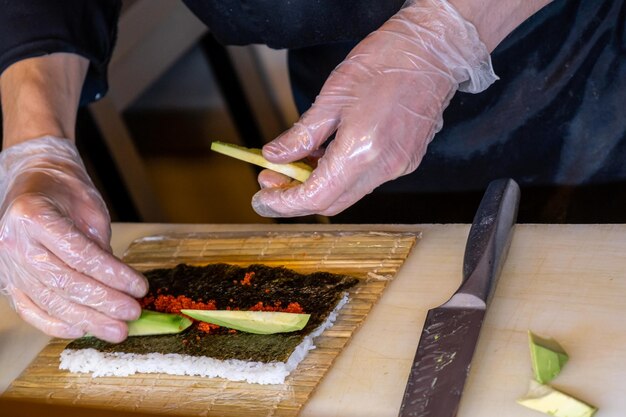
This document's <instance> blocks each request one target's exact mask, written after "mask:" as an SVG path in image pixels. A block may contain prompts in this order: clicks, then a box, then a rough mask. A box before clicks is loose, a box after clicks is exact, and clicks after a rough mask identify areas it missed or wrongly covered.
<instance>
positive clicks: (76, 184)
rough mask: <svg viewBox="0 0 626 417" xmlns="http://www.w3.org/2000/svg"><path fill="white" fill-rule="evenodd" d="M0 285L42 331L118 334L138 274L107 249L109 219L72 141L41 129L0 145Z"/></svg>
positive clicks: (138, 291) (133, 314) (113, 337)
mask: <svg viewBox="0 0 626 417" xmlns="http://www.w3.org/2000/svg"><path fill="white" fill-rule="evenodd" d="M0 202H1V203H0V290H2V292H3V293H5V294H7V295H8V296H9V298H10V300H11V302H12V305H13V307H14V308H15V310H16V311H17V313H18V314H19V315H20V316H21V317H22V318H23V319H24V320H25V321H27V322H28V323H30V324H32V325H33V326H35V327H37V328H39V329H40V330H42V331H44V332H45V333H47V334H49V335H51V336H56V337H63V338H76V337H80V336H83V335H84V334H85V333H86V332H89V333H91V334H92V335H94V336H97V337H98V338H101V339H103V340H107V341H110V342H119V341H122V340H124V339H125V338H126V336H127V332H128V330H127V327H126V324H125V321H127V320H133V319H136V318H137V317H139V314H140V312H141V308H140V306H139V304H138V303H137V301H136V300H135V299H134V298H133V297H140V296H142V295H144V294H145V292H146V291H147V288H148V286H147V282H146V280H145V278H144V277H143V276H142V275H140V274H139V273H137V272H136V271H134V270H133V269H132V268H130V267H128V266H127V265H125V264H124V263H122V262H120V261H119V260H118V259H116V258H115V257H114V256H113V255H112V254H111V248H110V245H109V240H110V237H111V236H110V235H111V232H110V219H109V215H108V212H107V209H106V206H105V204H104V202H103V201H102V198H101V197H100V194H99V193H98V192H97V190H96V189H95V188H94V186H93V184H92V182H91V180H90V179H89V177H88V175H87V173H86V172H85V168H84V166H83V164H82V162H81V160H80V157H79V155H78V152H77V151H76V148H75V147H74V145H73V144H72V143H71V142H70V141H69V140H65V139H58V138H53V137H44V138H39V139H34V140H29V141H26V142H23V143H20V144H17V145H14V146H11V147H9V148H7V149H6V150H4V151H3V152H2V153H0Z"/></svg>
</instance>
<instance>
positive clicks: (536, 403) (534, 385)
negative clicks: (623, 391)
mask: <svg viewBox="0 0 626 417" xmlns="http://www.w3.org/2000/svg"><path fill="white" fill-rule="evenodd" d="M517 403H518V404H520V405H523V406H524V407H528V408H530V409H532V410H535V411H539V412H542V413H545V414H547V415H549V416H554V417H591V416H593V415H594V414H595V413H596V411H598V409H597V408H595V407H593V406H591V405H589V404H586V403H584V402H582V401H580V400H578V399H576V398H574V397H571V396H569V395H567V394H565V393H562V392H560V391H557V390H556V389H554V388H552V387H550V386H548V385H542V384H540V383H538V382H537V381H534V380H531V381H530V388H529V389H528V394H526V396H525V397H524V398H520V399H518V400H517Z"/></svg>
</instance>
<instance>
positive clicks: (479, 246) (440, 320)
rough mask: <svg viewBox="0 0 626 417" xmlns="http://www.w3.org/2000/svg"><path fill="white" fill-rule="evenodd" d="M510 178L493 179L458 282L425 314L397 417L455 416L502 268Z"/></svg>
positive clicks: (512, 199)
mask: <svg viewBox="0 0 626 417" xmlns="http://www.w3.org/2000/svg"><path fill="white" fill-rule="evenodd" d="M519 199H520V190H519V186H518V185H517V183H516V182H515V181H513V180H512V179H499V180H495V181H492V182H491V183H490V184H489V186H488V187H487V190H486V191H485V194H484V196H483V198H482V200H481V202H480V205H479V207H478V210H477V212H476V215H475V216H474V220H473V223H472V226H471V228H470V232H469V235H468V238H467V243H466V246H465V255H464V259H463V280H462V283H461V285H460V287H459V288H458V290H457V291H456V292H455V293H454V294H453V295H452V297H451V298H450V299H449V300H448V301H447V302H446V303H444V304H442V305H440V306H439V307H437V308H434V309H432V310H429V311H428V314H427V316H426V320H425V323H424V327H423V329H422V334H421V337H420V341H419V344H418V346H417V352H416V354H415V359H414V360H413V365H412V367H411V371H410V373H409V378H408V381H407V384H406V389H405V392H404V397H403V399H402V404H401V406H400V412H399V414H398V415H399V416H400V417H409V416H410V417H455V416H456V414H457V411H458V408H459V403H460V400H461V394H462V392H463V387H464V385H465V380H466V378H467V375H468V374H469V370H470V365H471V362H472V357H473V355H474V350H475V348H476V344H477V342H478V336H479V333H480V329H481V326H482V323H483V319H484V317H485V313H486V311H487V306H488V305H489V302H490V300H491V298H492V296H493V292H494V289H495V286H496V283H497V280H498V277H499V275H500V270H501V269H502V265H503V264H504V260H505V258H506V255H507V252H508V248H509V245H510V241H511V237H512V231H513V226H514V225H515V222H516V219H517V209H518V206H519Z"/></svg>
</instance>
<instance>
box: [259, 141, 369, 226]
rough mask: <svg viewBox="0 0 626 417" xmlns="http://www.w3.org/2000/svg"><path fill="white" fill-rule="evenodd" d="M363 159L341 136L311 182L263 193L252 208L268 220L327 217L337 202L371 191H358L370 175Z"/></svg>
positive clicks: (312, 175)
mask: <svg viewBox="0 0 626 417" xmlns="http://www.w3.org/2000/svg"><path fill="white" fill-rule="evenodd" d="M343 142H349V141H343ZM361 155H363V153H362V152H353V151H352V149H351V148H350V146H349V145H348V147H347V148H346V147H345V145H344V144H343V143H342V138H341V132H338V135H337V138H336V139H335V140H334V141H333V143H331V145H330V146H329V147H328V149H327V151H326V153H325V154H324V156H323V157H322V158H321V159H320V160H319V162H318V166H317V168H316V169H315V170H314V171H313V172H312V174H311V176H310V177H309V179H307V180H306V181H305V182H304V183H303V184H301V185H294V186H292V187H283V188H265V189H262V190H260V191H258V192H257V193H256V194H255V195H254V196H253V197H252V207H253V209H254V210H255V211H256V212H257V213H258V214H259V215H261V216H265V217H291V216H306V215H311V214H324V213H327V212H328V209H329V208H330V207H332V206H333V204H334V203H335V202H336V201H337V200H339V199H341V198H345V196H344V194H356V195H360V197H362V196H363V195H365V194H366V193H367V192H369V191H371V190H367V191H365V192H361V190H360V189H355V188H354V185H355V184H358V183H359V177H360V176H363V175H367V173H363V172H362V171H363V164H364V162H367V161H363V160H362V158H363V157H362V156H361ZM368 158H369V157H368ZM296 184H297V183H296ZM360 197H353V198H356V199H357V200H358V198H360ZM355 201H356V200H355ZM335 214H336V213H335Z"/></svg>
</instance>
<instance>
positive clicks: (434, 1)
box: [252, 0, 497, 217]
mask: <svg viewBox="0 0 626 417" xmlns="http://www.w3.org/2000/svg"><path fill="white" fill-rule="evenodd" d="M496 79H497V77H496V75H495V74H494V73H493V70H492V67H491V59H490V56H489V52H488V51H487V48H486V47H485V45H484V44H483V43H482V42H481V40H480V39H479V37H478V33H477V32H476V29H475V28H474V26H473V25H471V24H470V23H468V22H466V21H465V20H464V19H463V18H462V17H461V15H460V14H459V13H458V12H456V10H455V9H454V8H453V7H452V6H451V5H450V4H448V3H447V2H446V1H444V0H420V1H416V0H409V1H408V2H407V3H406V4H405V5H404V7H403V8H402V9H401V10H400V11H399V12H398V13H397V14H396V15H394V16H393V17H392V18H391V19H389V20H388V21H387V22H386V23H385V24H384V25H383V26H381V27H380V29H378V30H377V31H375V32H373V33H372V34H370V35H369V36H368V37H367V38H365V39H364V40H363V41H362V42H360V43H359V44H358V45H357V46H356V47H355V48H354V49H353V50H352V51H351V52H350V54H349V55H348V57H347V58H346V59H345V60H344V61H343V62H342V63H341V64H340V65H339V66H338V67H337V68H336V69H335V70H334V71H333V72H332V74H331V75H330V76H329V78H328V80H327V81H326V83H325V84H324V86H323V88H322V91H321V92H320V94H319V96H318V97H317V99H316V100H315V103H314V104H313V106H312V107H311V109H309V110H308V111H307V112H306V113H305V114H303V115H302V117H301V118H300V120H299V121H298V122H297V123H295V124H294V126H293V127H292V128H291V129H289V130H288V131H286V132H285V133H283V134H282V135H281V136H279V137H278V138H277V139H275V140H274V141H272V142H270V143H268V144H267V145H265V147H264V148H263V156H265V158H267V159H268V160H270V161H272V162H276V163H286V162H293V161H296V160H299V159H303V158H305V157H307V156H310V155H313V154H315V153H316V152H319V151H320V150H321V149H320V146H321V145H322V144H323V143H324V142H325V141H326V140H327V138H328V137H329V136H330V135H332V134H333V133H334V132H336V136H335V139H334V140H333V141H332V142H331V143H330V145H329V146H328V148H327V149H326V151H325V153H324V155H323V156H322V157H321V159H320V160H319V163H318V165H317V168H316V169H315V170H314V171H313V173H312V175H311V177H309V179H308V180H307V181H306V182H304V183H303V184H300V183H299V182H290V181H289V180H288V179H287V178H286V177H284V176H282V175H281V174H277V173H275V172H271V171H267V170H265V171H262V172H261V174H260V175H259V183H260V185H261V187H262V190H260V191H259V192H258V193H257V194H255V195H254V197H253V199H252V206H253V208H254V210H255V211H256V212H257V213H259V214H260V215H262V216H269V217H280V216H301V215H308V214H315V213H317V214H323V215H333V214H337V213H339V212H341V211H342V210H344V209H346V208H347V207H349V206H350V205H352V204H353V203H355V202H356V201H358V200H359V199H361V198H362V197H363V196H364V195H366V194H368V193H370V192H371V191H372V190H374V188H376V187H377V186H379V185H380V184H382V183H384V182H386V181H389V180H392V179H394V178H397V177H399V176H401V175H405V174H408V173H410V172H412V171H413V170H415V169H416V168H417V166H418V165H419V164H420V162H421V160H422V157H423V156H424V154H425V152H426V147H427V145H428V143H429V142H430V141H431V140H432V138H433V136H434V135H435V133H436V132H438V131H439V130H440V129H441V127H442V125H443V119H442V113H443V111H444V109H445V108H446V106H447V105H448V103H449V102H450V99H451V98H452V96H453V95H454V93H455V91H456V90H457V89H459V90H461V91H465V92H472V93H476V92H480V91H483V90H484V89H486V88H487V87H488V86H489V85H490V84H491V83H493V82H494V81H495V80H496Z"/></svg>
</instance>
